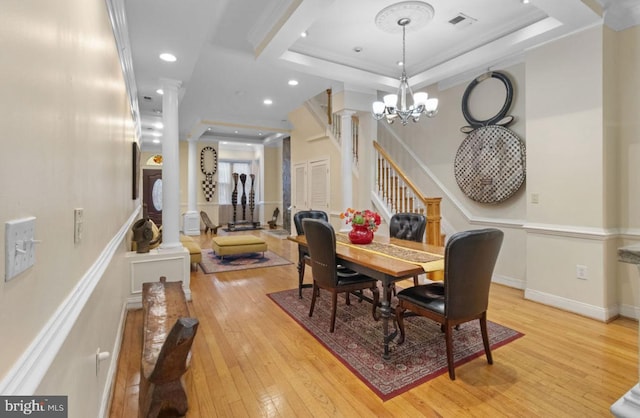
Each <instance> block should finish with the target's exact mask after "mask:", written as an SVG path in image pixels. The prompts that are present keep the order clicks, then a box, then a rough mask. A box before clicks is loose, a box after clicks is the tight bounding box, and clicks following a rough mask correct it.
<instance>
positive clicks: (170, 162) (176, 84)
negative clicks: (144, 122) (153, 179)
mask: <svg viewBox="0 0 640 418" xmlns="http://www.w3.org/2000/svg"><path fill="white" fill-rule="evenodd" d="M160 81H161V83H162V90H163V91H164V94H163V96H162V122H163V124H164V134H163V136H162V244H161V245H160V248H161V249H171V248H181V247H182V243H181V242H180V181H179V179H180V171H179V170H180V147H179V145H178V89H179V88H180V85H181V83H180V81H177V80H170V79H162V80H160Z"/></svg>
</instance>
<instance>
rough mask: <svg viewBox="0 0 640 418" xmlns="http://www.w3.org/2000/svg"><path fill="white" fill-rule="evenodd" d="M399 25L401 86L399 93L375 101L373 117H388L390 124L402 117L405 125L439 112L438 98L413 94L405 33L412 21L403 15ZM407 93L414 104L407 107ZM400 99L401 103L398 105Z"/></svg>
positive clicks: (423, 94) (421, 93)
mask: <svg viewBox="0 0 640 418" xmlns="http://www.w3.org/2000/svg"><path fill="white" fill-rule="evenodd" d="M397 23H398V25H400V26H401V27H402V75H401V76H400V86H399V87H398V93H397V94H387V95H386V96H384V97H383V98H382V100H384V102H380V101H376V102H373V105H372V108H373V112H372V113H373V117H374V118H375V119H376V120H380V119H382V118H386V120H387V122H388V123H389V124H392V123H393V122H394V121H395V120H396V119H400V121H401V122H402V124H403V125H406V124H407V122H409V120H413V121H414V122H418V121H419V120H420V116H422V115H423V114H424V115H427V117H430V118H432V117H434V116H435V115H436V113H438V99H429V95H428V94H427V93H426V92H422V91H421V92H418V93H415V94H413V90H411V86H409V82H408V81H407V72H406V70H405V68H406V67H407V61H406V59H405V35H406V26H407V25H408V24H409V23H411V19H409V18H407V17H403V18H401V19H398V21H397ZM407 95H409V96H410V98H411V101H412V104H411V105H410V106H409V107H407ZM398 99H400V105H399V106H398Z"/></svg>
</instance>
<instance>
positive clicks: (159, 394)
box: [138, 380, 189, 418]
mask: <svg viewBox="0 0 640 418" xmlns="http://www.w3.org/2000/svg"><path fill="white" fill-rule="evenodd" d="M149 391H150V393H149V394H148V396H149V397H150V399H149V404H148V409H147V410H144V409H145V408H143V409H142V410H141V411H140V414H139V415H138V416H139V418H156V417H161V416H184V415H185V414H186V413H187V409H188V408H189V405H188V402H187V394H186V392H185V389H184V386H183V385H182V382H181V381H180V380H174V381H172V382H167V383H163V384H161V385H154V384H153V383H151V384H150V385H149ZM167 414H169V415H167Z"/></svg>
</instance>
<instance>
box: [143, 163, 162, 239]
mask: <svg viewBox="0 0 640 418" xmlns="http://www.w3.org/2000/svg"><path fill="white" fill-rule="evenodd" d="M142 203H143V205H145V206H146V208H147V216H149V219H151V220H152V221H153V222H154V223H155V224H156V225H158V226H160V225H162V170H158V169H144V170H142Z"/></svg>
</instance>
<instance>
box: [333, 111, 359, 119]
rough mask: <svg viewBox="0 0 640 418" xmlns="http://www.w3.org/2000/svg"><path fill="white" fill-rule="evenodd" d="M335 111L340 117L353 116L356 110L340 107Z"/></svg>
mask: <svg viewBox="0 0 640 418" xmlns="http://www.w3.org/2000/svg"><path fill="white" fill-rule="evenodd" d="M337 113H338V115H340V116H341V117H343V118H344V117H347V116H353V115H355V114H356V113H358V112H356V111H355V110H349V109H342V110H341V111H339V112H337Z"/></svg>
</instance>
